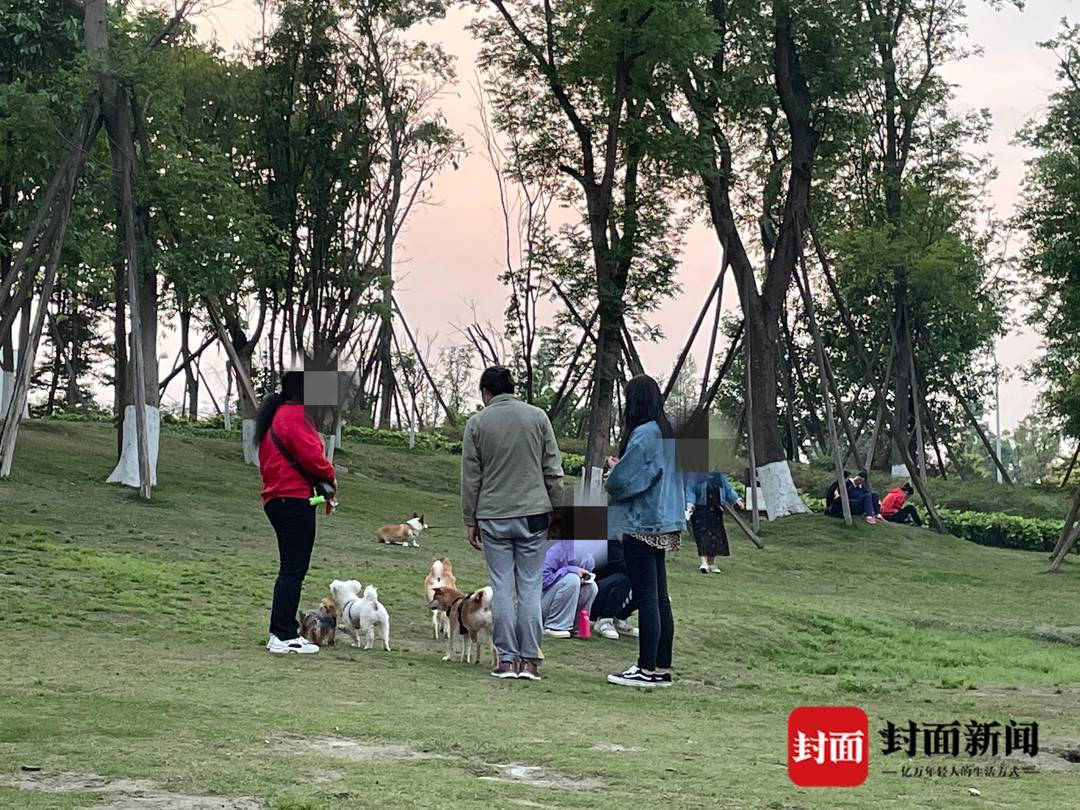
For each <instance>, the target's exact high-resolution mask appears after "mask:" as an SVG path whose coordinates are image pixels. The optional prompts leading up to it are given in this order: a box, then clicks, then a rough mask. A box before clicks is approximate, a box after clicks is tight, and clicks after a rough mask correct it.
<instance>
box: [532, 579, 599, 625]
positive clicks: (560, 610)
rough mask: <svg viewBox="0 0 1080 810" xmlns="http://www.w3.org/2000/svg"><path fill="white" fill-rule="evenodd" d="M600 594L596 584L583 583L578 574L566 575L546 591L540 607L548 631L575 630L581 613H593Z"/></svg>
mask: <svg viewBox="0 0 1080 810" xmlns="http://www.w3.org/2000/svg"><path fill="white" fill-rule="evenodd" d="M598 592H599V588H598V587H597V585H596V583H595V582H582V581H581V577H579V576H578V575H577V574H565V575H564V576H563V578H562V579H560V580H559V581H558V582H553V583H552V584H551V587H550V588H548V589H547V590H546V591H544V595H543V596H542V597H541V599H540V606H541V609H542V611H543V614H544V627H546V628H547V629H548V630H574V629H575V627H576V625H575V621H574V620H575V619H576V618H577V615H578V614H579V613H580V612H581V611H583V610H584V611H586V612H588V611H591V610H592V603H593V600H594V599H596V594H597V593H598Z"/></svg>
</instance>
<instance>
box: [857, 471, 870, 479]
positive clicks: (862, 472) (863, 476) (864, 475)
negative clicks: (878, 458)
mask: <svg viewBox="0 0 1080 810" xmlns="http://www.w3.org/2000/svg"><path fill="white" fill-rule="evenodd" d="M869 477H870V476H869V475H867V473H866V470H859V478H869Z"/></svg>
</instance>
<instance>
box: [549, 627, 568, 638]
mask: <svg viewBox="0 0 1080 810" xmlns="http://www.w3.org/2000/svg"><path fill="white" fill-rule="evenodd" d="M544 635H545V636H547V637H548V638H570V631H569V630H549V629H548V628H546V627H545V628H544Z"/></svg>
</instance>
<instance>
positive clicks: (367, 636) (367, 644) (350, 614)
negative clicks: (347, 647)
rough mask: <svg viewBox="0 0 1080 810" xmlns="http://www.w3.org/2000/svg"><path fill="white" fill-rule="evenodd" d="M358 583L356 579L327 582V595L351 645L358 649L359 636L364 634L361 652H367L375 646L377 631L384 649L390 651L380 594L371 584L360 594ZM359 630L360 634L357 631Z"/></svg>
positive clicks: (387, 622)
mask: <svg viewBox="0 0 1080 810" xmlns="http://www.w3.org/2000/svg"><path fill="white" fill-rule="evenodd" d="M360 588H361V586H360V583H359V582H357V581H356V580H355V579H349V580H340V579H335V580H334V581H333V582H331V583H330V593H331V594H332V595H333V597H334V602H335V603H336V604H337V607H338V616H340V618H341V621H340V626H341V628H342V629H343V630H344V631H345V632H346V633H348V634H349V636H350V637H351V638H352V640H353V642H352V643H353V646H354V647H359V646H360V633H361V632H362V633H363V634H364V649H365V650H370V649H371V648H372V647H373V646H374V644H375V631H376V630H378V631H379V637H380V638H381V639H382V643H383V648H384V649H385V650H386V651H387V652H390V614H389V613H387V612H386V608H385V607H383V605H382V603H381V602H379V592H378V591H377V590H375V586H374V585H368V586H367V587H366V588H364V595H363V596H361V595H360ZM358 631H359V632H358Z"/></svg>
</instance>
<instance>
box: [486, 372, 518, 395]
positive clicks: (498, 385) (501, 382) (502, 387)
mask: <svg viewBox="0 0 1080 810" xmlns="http://www.w3.org/2000/svg"><path fill="white" fill-rule="evenodd" d="M480 390H481V391H487V392H488V393H489V394H491V395H492V396H493V397H497V396H499V394H512V393H514V376H513V375H512V374H511V373H510V369H508V368H506V366H488V367H487V368H485V369H484V373H483V374H481V375H480Z"/></svg>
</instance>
